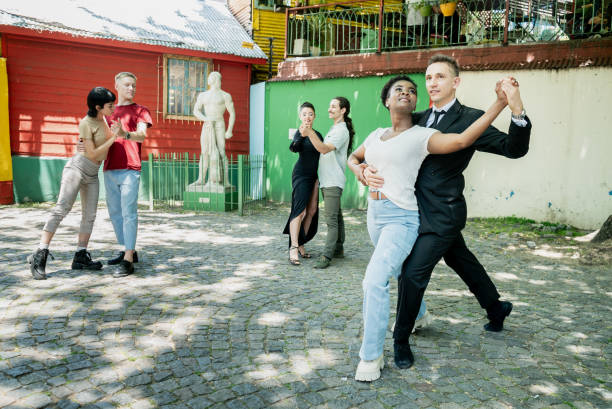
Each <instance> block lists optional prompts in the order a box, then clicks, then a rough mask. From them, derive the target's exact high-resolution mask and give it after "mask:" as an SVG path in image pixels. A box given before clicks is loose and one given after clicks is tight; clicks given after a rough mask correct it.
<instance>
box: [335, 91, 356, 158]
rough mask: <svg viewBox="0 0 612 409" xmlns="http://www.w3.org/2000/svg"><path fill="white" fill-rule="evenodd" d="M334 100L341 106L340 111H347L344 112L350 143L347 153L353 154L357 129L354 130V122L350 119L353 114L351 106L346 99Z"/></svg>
mask: <svg viewBox="0 0 612 409" xmlns="http://www.w3.org/2000/svg"><path fill="white" fill-rule="evenodd" d="M334 99H335V100H336V101H338V105H339V106H340V109H342V108H346V111H344V122H345V123H346V128H347V129H348V131H349V143H348V150H347V152H348V153H351V152H352V151H353V137H354V136H355V129H354V128H353V120H352V119H351V118H350V117H349V114H350V113H351V104H350V102H349V101H348V99H346V98H344V97H336V98H334Z"/></svg>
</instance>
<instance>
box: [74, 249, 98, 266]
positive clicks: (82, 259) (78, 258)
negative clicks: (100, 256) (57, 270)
mask: <svg viewBox="0 0 612 409" xmlns="http://www.w3.org/2000/svg"><path fill="white" fill-rule="evenodd" d="M72 269H73V270H102V263H101V262H99V261H93V260H92V259H91V254H89V251H87V250H86V249H83V250H79V251H77V252H76V253H74V258H73V259H72Z"/></svg>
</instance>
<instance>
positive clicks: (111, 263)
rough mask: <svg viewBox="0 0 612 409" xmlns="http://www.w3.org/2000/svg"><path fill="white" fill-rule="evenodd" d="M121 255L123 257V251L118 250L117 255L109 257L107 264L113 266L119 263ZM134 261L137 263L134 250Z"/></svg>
mask: <svg viewBox="0 0 612 409" xmlns="http://www.w3.org/2000/svg"><path fill="white" fill-rule="evenodd" d="M123 257H125V251H120V252H119V255H118V256H117V257H115V258H111V259H110V260H108V265H109V266H114V265H117V264H119V263H121V260H123ZM133 262H134V263H138V253H137V252H134V261H133Z"/></svg>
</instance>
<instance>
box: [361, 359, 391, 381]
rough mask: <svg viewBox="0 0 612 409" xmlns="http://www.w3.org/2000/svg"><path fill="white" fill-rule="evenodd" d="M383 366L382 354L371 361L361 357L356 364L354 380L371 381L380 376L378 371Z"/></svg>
mask: <svg viewBox="0 0 612 409" xmlns="http://www.w3.org/2000/svg"><path fill="white" fill-rule="evenodd" d="M384 367H385V359H384V354H380V356H379V357H378V358H377V359H375V360H373V361H364V360H363V359H362V360H361V361H360V362H359V365H357V371H356V372H355V380H356V381H361V382H372V381H375V380H377V379H378V378H380V371H382V369H383V368H384Z"/></svg>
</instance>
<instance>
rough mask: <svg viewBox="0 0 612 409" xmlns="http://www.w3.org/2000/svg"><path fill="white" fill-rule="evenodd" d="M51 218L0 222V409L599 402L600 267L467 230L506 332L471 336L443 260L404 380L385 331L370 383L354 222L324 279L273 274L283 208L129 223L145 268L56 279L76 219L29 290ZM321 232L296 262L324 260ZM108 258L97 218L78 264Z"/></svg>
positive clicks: (609, 379)
mask: <svg viewBox="0 0 612 409" xmlns="http://www.w3.org/2000/svg"><path fill="white" fill-rule="evenodd" d="M47 212H48V210H47V209H45V208H18V207H1V208H0V269H1V271H2V274H1V276H0V294H1V296H0V407H6V408H29V407H58V408H77V407H91V408H115V407H119V408H134V409H146V408H154V407H155V408H156V407H160V408H192V409H199V408H208V407H211V408H268V407H270V408H294V407H298V408H311V407H317V408H319V407H320V408H349V407H359V408H441V409H453V408H472V407H473V408H604V407H611V406H612V390H611V385H612V373H611V371H610V361H608V359H609V358H610V356H611V352H612V349H611V346H610V341H611V339H612V331H611V327H610V318H611V314H610V310H611V302H610V297H611V296H612V286H611V285H610V281H611V271H610V266H609V265H607V266H603V265H600V266H584V265H581V264H579V263H577V262H576V260H573V259H572V257H571V256H565V253H563V251H557V250H555V249H553V248H550V247H547V246H546V245H544V244H542V243H536V246H535V248H531V247H534V246H533V244H530V245H529V246H527V245H526V243H524V242H523V241H522V240H521V238H520V237H518V236H514V235H512V234H510V235H507V234H503V235H495V234H487V233H486V232H482V231H478V230H477V229H475V228H473V227H470V226H468V228H467V229H466V238H467V241H468V245H469V246H470V247H471V248H472V249H473V251H474V252H475V253H476V254H477V255H478V256H479V258H480V260H481V261H482V262H483V264H484V265H485V266H486V267H487V269H488V270H489V272H490V274H491V276H492V278H493V280H494V281H495V283H496V284H497V285H498V287H499V290H500V293H501V294H502V297H503V298H505V299H508V300H510V301H512V302H513V303H514V310H513V312H512V315H511V316H510V317H509V319H508V320H507V321H506V329H505V330H504V331H503V332H501V333H488V332H486V331H484V330H483V328H482V325H483V324H484V323H485V322H486V320H485V317H484V312H483V310H481V309H480V307H479V306H478V303H477V302H476V300H475V298H474V297H473V296H472V295H471V294H470V293H469V292H468V291H467V289H466V287H465V285H464V284H463V283H462V282H461V281H460V280H459V279H458V277H457V276H456V275H455V274H454V273H453V272H452V271H451V270H450V269H448V268H447V267H446V266H444V265H442V264H441V265H439V266H438V267H437V268H436V270H435V272H434V275H433V278H432V282H431V283H430V286H429V289H428V291H427V293H426V299H427V301H428V303H429V307H430V311H431V312H432V313H433V314H434V317H435V319H434V321H433V323H432V324H431V326H429V327H428V328H426V329H424V330H422V331H420V332H418V333H417V334H416V335H415V336H413V337H412V338H411V342H412V344H413V350H414V352H415V357H416V363H415V366H414V367H413V368H411V369H408V370H399V369H398V368H397V367H395V365H394V364H393V352H392V339H391V333H390V332H388V335H387V339H386V344H385V359H386V366H385V369H384V370H383V374H382V377H381V379H379V380H378V381H375V382H373V383H371V384H368V383H359V382H356V381H354V380H353V376H354V370H355V368H356V365H357V363H358V359H359V358H358V355H357V352H358V349H359V345H360V331H361V301H362V299H361V294H362V293H361V279H362V277H363V273H364V269H365V266H366V264H367V261H368V259H369V256H370V254H371V251H372V247H371V244H370V242H369V239H368V237H367V233H366V228H365V213H364V212H363V211H348V212H345V216H346V223H347V246H346V258H345V259H340V260H334V261H333V264H332V266H331V267H330V268H328V269H326V270H316V269H314V268H313V265H314V263H315V261H314V259H313V260H305V261H304V263H303V265H302V266H300V267H293V266H290V265H289V263H288V262H287V251H286V245H287V237H286V236H283V235H281V234H280V232H281V230H282V227H283V226H284V224H285V221H286V217H287V215H288V213H289V210H288V208H287V207H284V206H277V205H274V206H270V207H269V208H268V209H264V210H261V211H259V212H257V213H255V214H253V215H251V216H248V217H240V216H238V215H237V214H235V213H230V214H220V213H205V214H193V213H164V212H149V211H141V212H140V230H139V231H140V233H139V237H138V250H139V256H140V259H141V262H140V263H139V264H137V265H136V267H137V273H136V274H135V275H134V276H131V277H127V278H122V279H113V278H112V277H111V276H110V274H109V272H110V271H111V270H110V269H109V268H108V267H105V268H104V269H103V270H101V271H98V272H84V271H72V270H70V263H71V258H72V255H73V252H74V250H75V239H76V232H77V229H78V221H79V220H78V218H79V213H78V211H76V212H75V211H73V212H72V213H71V214H70V215H69V216H68V217H67V218H66V220H65V221H64V223H63V224H62V226H60V229H59V231H58V234H57V236H56V238H55V240H54V242H53V243H52V246H51V253H52V254H53V255H54V256H55V261H52V260H49V263H48V268H47V271H48V273H49V279H48V280H46V281H35V280H33V279H32V278H31V276H30V273H29V269H28V266H27V265H26V263H25V259H26V256H27V255H28V254H29V253H30V252H31V251H32V250H33V249H34V247H35V246H36V245H37V243H38V239H39V235H40V230H41V228H42V226H43V222H44V220H45V218H46V215H47ZM321 233H322V234H321ZM324 234H325V227H324V226H321V227H320V234H319V235H318V237H317V238H316V239H315V240H314V241H313V242H312V244H311V245H310V246H308V247H309V248H308V249H309V250H311V251H313V252H314V253H315V254H317V253H318V252H320V251H321V249H322V247H323V239H324ZM113 249H116V247H114V235H113V233H112V228H111V224H110V222H109V219H108V215H107V212H106V209H105V208H100V209H99V212H98V220H97V221H96V226H95V232H94V238H93V241H92V245H91V246H90V250H91V252H92V255H93V257H94V259H95V258H98V259H106V258H110V257H111V255H113V254H114V253H113ZM396 289H397V286H396V283H392V289H391V291H392V294H393V299H392V301H391V302H392V305H395V293H396ZM392 322H393V316H392V317H391V320H390V322H389V326H391V324H392Z"/></svg>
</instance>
